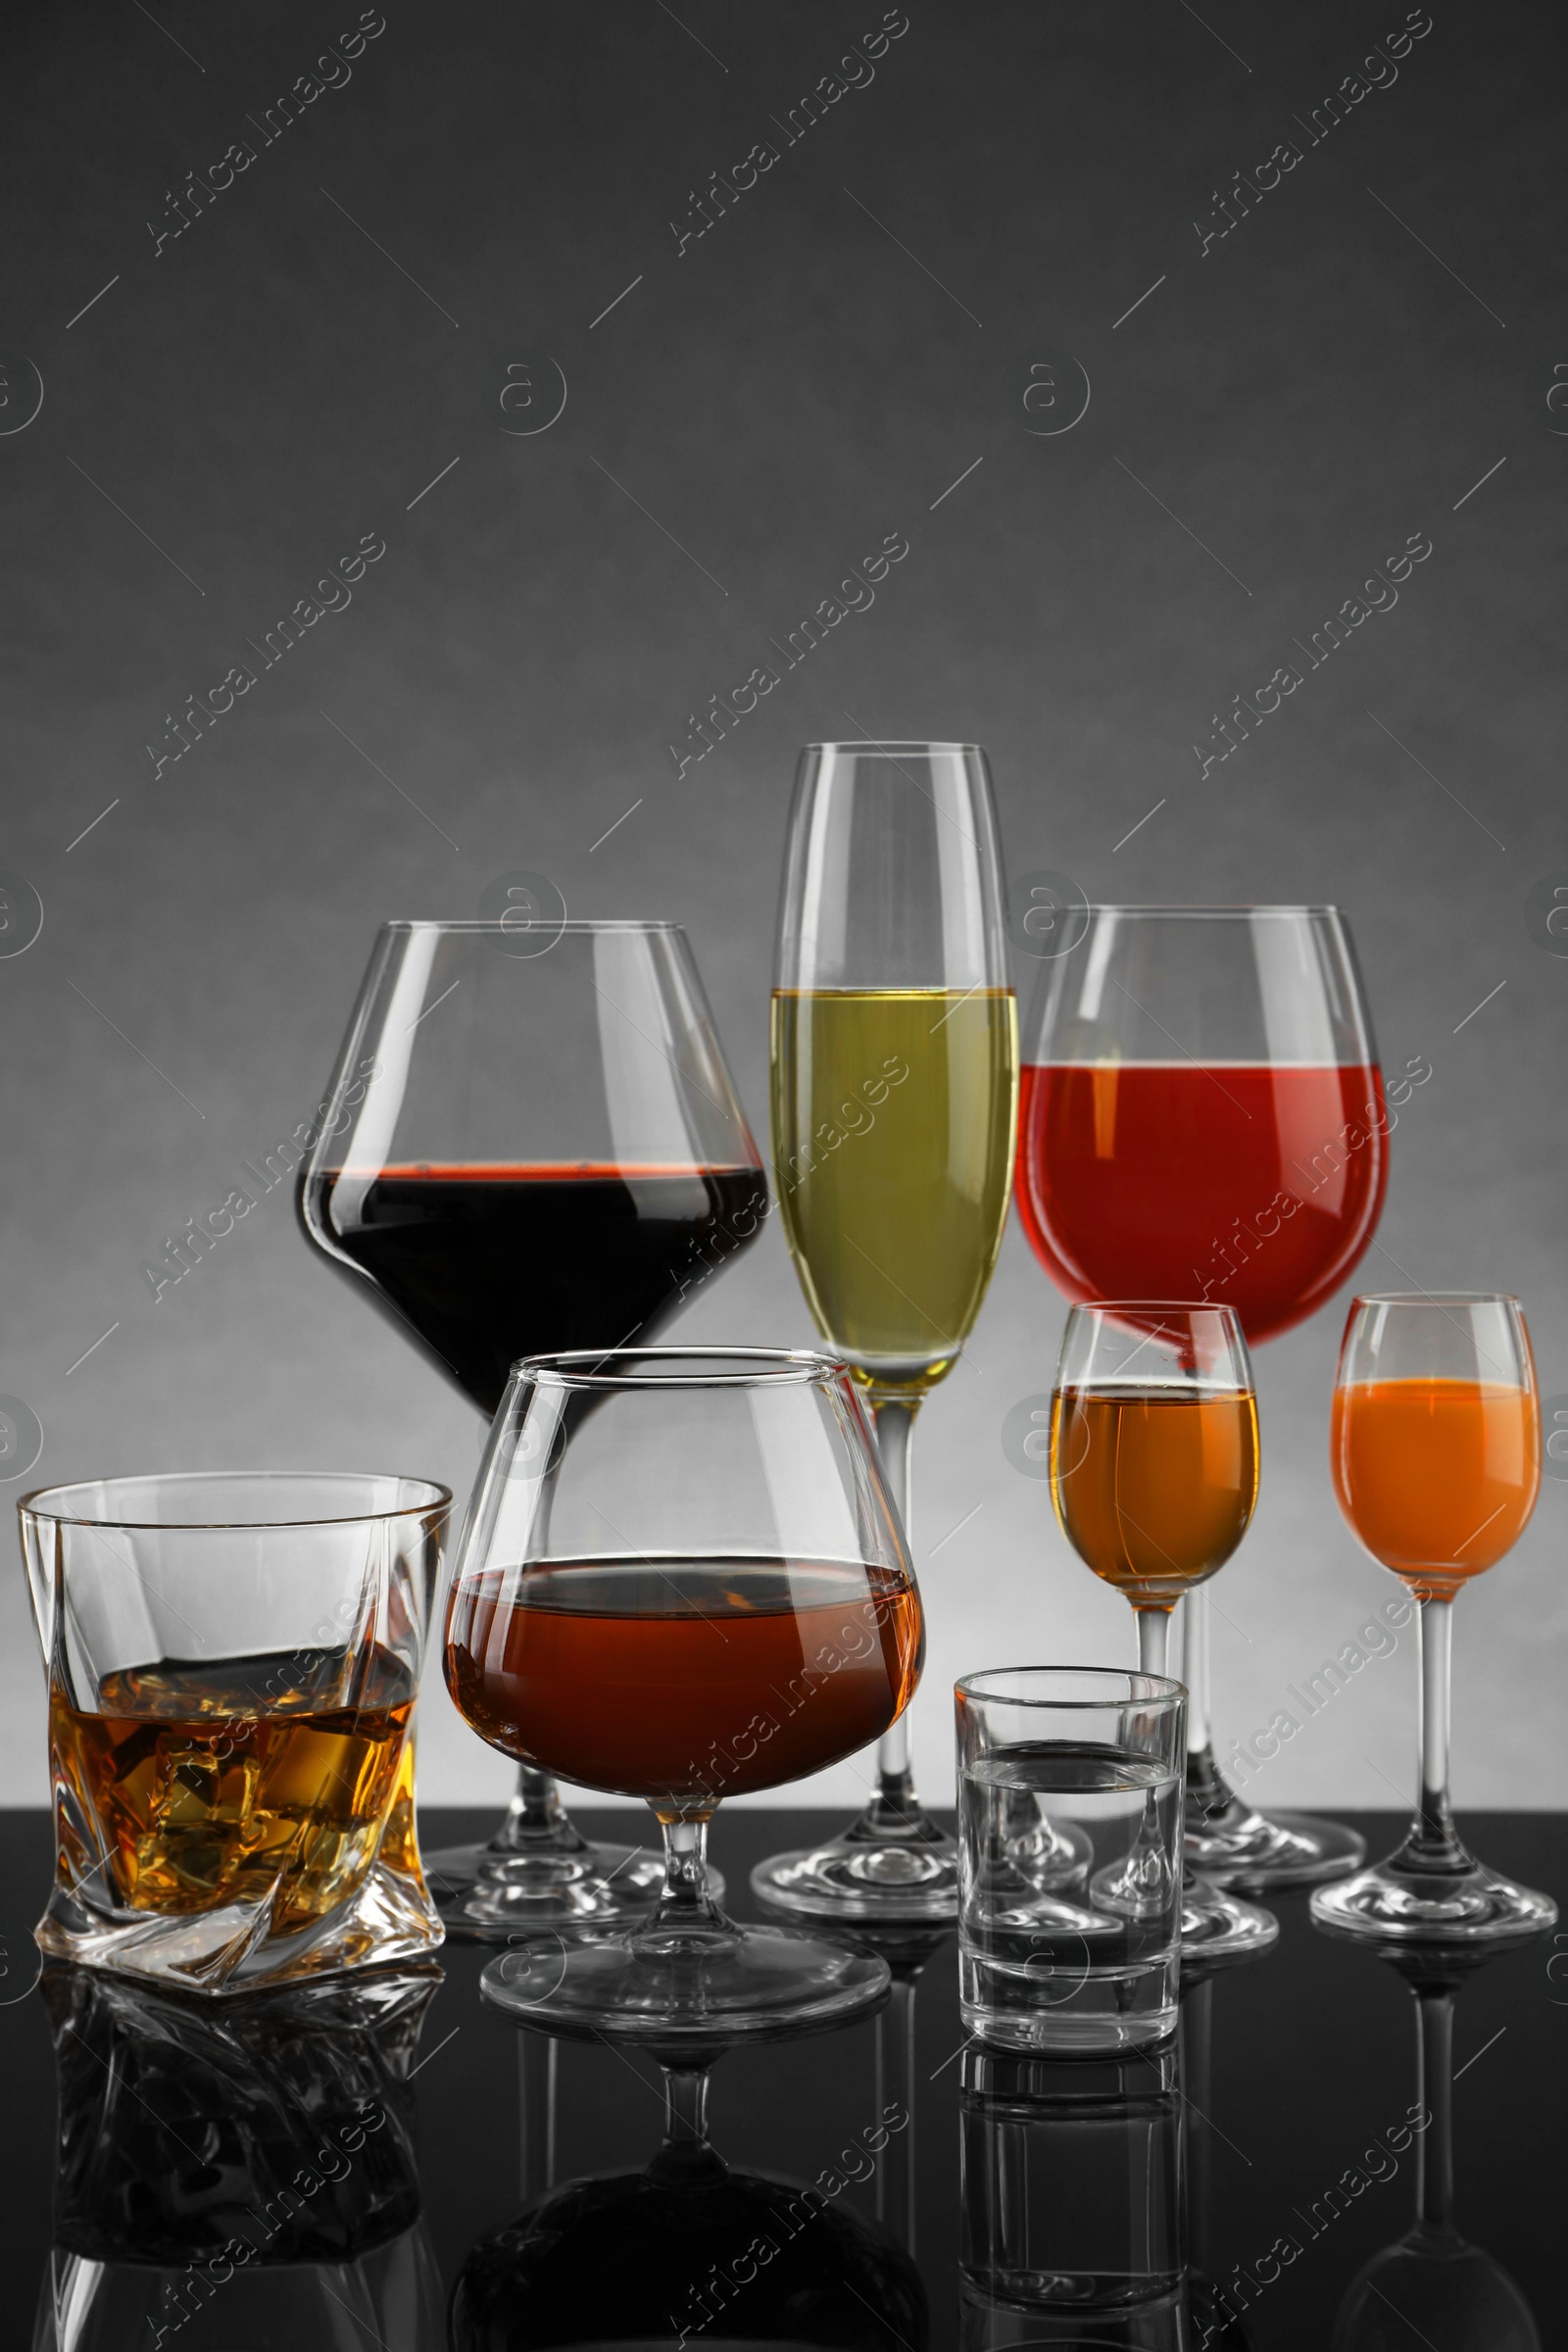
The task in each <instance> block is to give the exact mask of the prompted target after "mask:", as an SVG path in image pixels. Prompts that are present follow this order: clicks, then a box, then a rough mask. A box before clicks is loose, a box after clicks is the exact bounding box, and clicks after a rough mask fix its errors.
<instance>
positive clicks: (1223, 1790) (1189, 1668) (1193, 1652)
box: [1181, 1585, 1244, 1836]
mask: <svg viewBox="0 0 1568 2352" xmlns="http://www.w3.org/2000/svg"><path fill="white" fill-rule="evenodd" d="M1181 1611H1182V1678H1181V1679H1182V1681H1183V1682H1184V1683H1185V1684H1186V1685H1187V1821H1188V1826H1189V1828H1190V1829H1194V1830H1196V1831H1197V1832H1198V1833H1199V1835H1200V1836H1201V1834H1202V1833H1203V1831H1204V1830H1205V1829H1212V1828H1213V1826H1214V1825H1215V1823H1216V1822H1217V1821H1218V1819H1219V1817H1220V1815H1221V1814H1223V1813H1225V1812H1227V1811H1228V1810H1229V1809H1230V1808H1231V1807H1232V1806H1235V1807H1236V1810H1237V1812H1238V1813H1239V1814H1240V1813H1242V1812H1243V1810H1244V1808H1243V1806H1242V1802H1241V1799H1240V1798H1239V1797H1238V1796H1237V1794H1236V1791H1235V1790H1234V1789H1232V1788H1231V1786H1230V1784H1229V1782H1228V1781H1227V1780H1226V1779H1225V1776H1224V1774H1223V1773H1222V1772H1221V1771H1220V1768H1219V1766H1218V1765H1217V1764H1216V1763H1215V1761H1214V1747H1213V1731H1212V1728H1211V1726H1210V1721H1209V1708H1208V1594H1207V1593H1206V1592H1204V1590H1203V1588H1202V1587H1201V1585H1198V1586H1195V1587H1194V1589H1193V1590H1192V1592H1190V1593H1185V1594H1184V1595H1183V1598H1182V1603H1181Z"/></svg>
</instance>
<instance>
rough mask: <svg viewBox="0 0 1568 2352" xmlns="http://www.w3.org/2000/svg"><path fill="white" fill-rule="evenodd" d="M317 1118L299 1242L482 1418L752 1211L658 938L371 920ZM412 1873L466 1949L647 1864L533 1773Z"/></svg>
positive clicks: (690, 969)
mask: <svg viewBox="0 0 1568 2352" xmlns="http://www.w3.org/2000/svg"><path fill="white" fill-rule="evenodd" d="M328 1100H329V1107H330V1113H331V1116H330V1118H329V1120H328V1122H327V1125H326V1127H325V1129H324V1130H323V1132H322V1134H321V1135H320V1138H319V1141H318V1143H317V1145H316V1148H315V1150H314V1152H312V1154H311V1157H310V1159H309V1161H308V1162H307V1164H306V1165H305V1167H304V1168H303V1169H302V1171H301V1176H300V1190H299V1207H300V1216H301V1221H302V1223H303V1225H304V1228H305V1232H306V1236H307V1238H308V1239H309V1240H310V1241H311V1242H312V1243H313V1244H314V1245H315V1247H316V1248H317V1249H319V1250H321V1251H322V1253H323V1254H324V1255H325V1256H326V1257H327V1258H328V1259H329V1260H330V1261H331V1262H332V1263H333V1264H334V1265H336V1266H338V1267H339V1268H341V1269H342V1270H343V1272H344V1273H345V1274H347V1275H348V1276H349V1278H350V1279H351V1280H352V1281H353V1282H354V1283H355V1285H356V1287H358V1288H359V1289H361V1291H362V1293H363V1294H364V1295H365V1296H368V1298H369V1299H371V1300H372V1302H373V1303H374V1304H375V1305H377V1306H378V1307H380V1308H381V1309H382V1310H383V1311H384V1313H385V1315H386V1317H387V1319H388V1321H389V1322H391V1323H394V1324H395V1325H396V1326H397V1328H398V1329H399V1330H400V1331H401V1332H402V1333H403V1335H404V1337H405V1338H406V1339H410V1340H413V1341H414V1343H415V1344H416V1345H417V1347H418V1348H419V1350H420V1352H421V1353H422V1354H423V1355H424V1356H425V1357H426V1358H427V1359H428V1360H429V1361H430V1362H431V1363H432V1364H434V1365H436V1366H437V1367H439V1369H441V1370H442V1371H444V1372H445V1373H446V1374H447V1376H448V1377H449V1379H451V1380H453V1381H455V1382H456V1384H457V1385H458V1387H459V1388H460V1389H461V1390H462V1391H463V1393H464V1395H465V1396H466V1397H467V1398H468V1399H469V1401H470V1403H472V1404H474V1405H476V1406H477V1408H478V1410H479V1411H480V1412H481V1413H482V1414H483V1415H484V1417H485V1419H486V1420H487V1421H488V1420H489V1419H490V1418H491V1416H492V1415H493V1414H494V1412H495V1411H496V1408H497V1406H498V1405H499V1404H500V1402H501V1397H502V1394H503V1392H504V1390H505V1388H506V1385H507V1377H508V1373H509V1371H510V1368H511V1366H512V1364H513V1363H514V1362H515V1360H516V1358H517V1357H518V1356H521V1355H525V1354H529V1353H536V1352H538V1351H539V1350H541V1349H544V1348H615V1347H619V1346H624V1345H625V1344H627V1343H628V1342H630V1341H632V1340H646V1339H648V1338H650V1337H652V1336H653V1335H654V1334H655V1333H656V1332H657V1331H658V1330H659V1329H660V1328H661V1326H662V1324H664V1323H665V1322H666V1321H667V1320H668V1318H669V1316H670V1315H671V1314H672V1313H673V1312H674V1311H675V1309H676V1307H677V1306H678V1305H679V1304H680V1303H681V1301H682V1300H683V1299H685V1298H687V1297H688V1296H689V1295H690V1294H691V1293H692V1291H693V1290H694V1289H695V1288H696V1287H697V1286H698V1285H699V1284H701V1283H702V1282H704V1281H705V1280H706V1279H707V1278H708V1276H709V1275H710V1274H711V1273H713V1272H715V1271H717V1270H718V1269H719V1268H720V1267H722V1266H723V1265H724V1264H725V1263H726V1262H727V1261H728V1260H729V1259H730V1258H731V1257H733V1256H734V1255H735V1253H736V1252H737V1251H738V1250H742V1249H744V1248H745V1247H746V1245H747V1243H748V1242H749V1241H750V1240H751V1238H752V1237H753V1236H754V1235H755V1234H756V1233H757V1231H758V1229H759V1227H760V1223H761V1221H762V1219H763V1217H764V1216H765V1214H766V1210H767V1187H766V1180H765V1178H764V1177H763V1174H762V1169H761V1164H760V1156H759V1153H758V1150H757V1146H756V1144H755V1143H754V1142H753V1140H752V1136H751V1132H750V1130H749V1128H748V1126H747V1123H746V1116H745V1113H744V1112H743V1110H742V1109H741V1106H740V1102H739V1099H738V1097H737V1095H736V1093H735V1088H734V1086H733V1084H732V1082H731V1079H730V1075H729V1072H728V1069H727V1068H726V1066H725V1062H724V1055H723V1051H722V1049H721V1047H720V1045H719V1041H718V1037H717V1034H716V1032H715V1031H714V1028H713V1024H712V1020H711V1015H710V1013H709V1009H708V1005H707V1002H706V999H705V997H704V994H703V987H702V982H701V981H700V979H699V978H698V974H697V967H696V965H695V963H694V961H693V959H692V954H691V949H690V947H689V945H688V943H687V940H686V936H685V933H684V932H683V931H681V930H680V929H679V928H678V927H677V926H676V925H674V924H671V923H660V922H641V921H637V922H608V921H606V922H601V921H563V922H550V923H548V924H546V925H544V926H541V925H540V924H539V923H538V922H537V921H521V922H519V921H518V920H516V919H515V917H514V916H513V915H510V914H509V915H507V916H503V917H502V918H500V919H499V920H497V921H493V922H491V921H473V922H391V923H384V924H383V925H382V927H381V929H380V931H379V933H378V934H377V937H376V943H375V949H374V952H373V954H372V956H371V957H370V963H369V968H368V971H367V973H366V976H365V980H364V983H363V985H362V987H361V990H360V997H359V1002H358V1004H357V1005H356V1006H355V1008H354V1013H353V1016H352V1018H351V1020H350V1022H349V1027H348V1033H347V1036H346V1038H345V1040H344V1043H343V1048H342V1052H341V1054H340V1056H339V1060H338V1066H337V1070H336V1073H335V1075H334V1078H333V1082H332V1088H331V1092H330V1095H329V1099H328ZM591 1404H592V1397H591V1396H589V1395H586V1394H585V1395H584V1397H582V1398H581V1399H580V1401H579V1407H578V1409H581V1410H586V1409H588V1408H589V1407H590V1406H591ZM426 1867H427V1869H428V1871H429V1874H430V1878H431V1882H432V1889H433V1891H434V1893H435V1896H436V1901H437V1904H438V1907H439V1909H440V1911H441V1915H442V1917H443V1919H444V1920H445V1921H446V1924H447V1927H448V1929H449V1931H450V1932H452V1933H454V1934H456V1935H458V1936H468V1937H471V1938H473V1939H476V1940H484V1939H486V1938H492V1939H497V1940H500V1939H505V1938H506V1937H507V1936H511V1935H513V1934H515V1932H516V1930H517V1928H518V1926H519V1925H528V1924H532V1923H539V1924H542V1925H544V1926H561V1925H567V1924H574V1923H576V1924H580V1923H582V1922H584V1921H604V1920H613V1919H618V1918H623V1917H634V1916H642V1915H645V1914H646V1913H647V1912H648V1911H649V1910H650V1909H651V1908H652V1907H653V1905H654V1904H655V1903H656V1902H657V1901H658V1899H659V1894H660V1890H661V1888H662V1885H663V1871H662V1865H661V1864H660V1863H659V1861H658V1858H657V1856H655V1855H653V1854H651V1853H647V1852H644V1851H642V1850H641V1849H634V1848H631V1847H627V1846H621V1845H609V1844H605V1843H591V1842H590V1841H589V1840H588V1839H587V1838H584V1837H582V1835H581V1834H580V1833H579V1832H578V1831H577V1830H576V1829H574V1828H573V1826H572V1824H571V1822H570V1821H569V1820H568V1819H567V1817H566V1815H565V1814H564V1811H563V1809H562V1805H561V1800H560V1797H559V1794H558V1792H557V1789H556V1786H555V1782H554V1781H553V1780H552V1778H551V1776H550V1774H549V1772H548V1771H547V1770H544V1769H541V1768H537V1767H535V1766H533V1765H531V1764H524V1766H523V1767H522V1769H521V1771H520V1773H519V1776H518V1784H517V1790H516V1794H515V1796H514V1798H513V1801H512V1804H511V1807H510V1809H509V1811H508V1813H507V1815H506V1818H505V1819H504V1820H503V1822H502V1823H501V1825H500V1827H499V1828H498V1830H497V1831H496V1834H495V1836H494V1837H493V1838H491V1839H490V1841H489V1843H488V1845H483V1846H466V1847H458V1848H454V1849H452V1850H450V1851H447V1852H441V1853H436V1854H432V1855H430V1856H428V1857H427V1859H426Z"/></svg>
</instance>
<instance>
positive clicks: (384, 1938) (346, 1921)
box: [33, 1861, 442, 1996]
mask: <svg viewBox="0 0 1568 2352" xmlns="http://www.w3.org/2000/svg"><path fill="white" fill-rule="evenodd" d="M33 1936H34V1939H35V1941H36V1942H37V1945H38V1948H39V1950H40V1951H42V1952H46V1953H47V1954H48V1955H49V1956H50V1958H51V1959H55V1960H73V1961H75V1962H76V1963H77V1964H78V1965H79V1966H80V1967H83V1968H103V1969H110V1970H112V1971H113V1972H114V1973H115V1974H116V1975H118V1976H124V1977H134V1978H137V1979H139V1980H140V1981H141V1983H143V1984H144V1985H161V1986H162V1987H163V1988H164V1989H165V1990H166V1991H169V1992H194V1993H200V1994H204V1995H219V1996H221V1995H225V1994H229V1993H243V1992H257V1991H261V1990H263V1989H265V1988H266V1987H267V1986H268V1985H294V1984H299V1983H301V1982H303V1981H304V1980H306V1979H308V1978H313V1977H324V1976H335V1975H339V1974H341V1973H343V1972H344V1971H347V1970H349V1969H356V1968H382V1967H385V1965H386V1964H387V1962H388V1961H392V1960H402V1961H418V1960H430V1959H433V1958H434V1956H435V1954H436V1951H437V1949H438V1948H439V1946H440V1943H441V1939H442V1938H441V1922H440V1920H439V1919H438V1918H437V1917H436V1914H435V1910H434V1908H433V1906H432V1904H431V1902H430V1900H429V1897H428V1896H427V1895H426V1893H425V1890H424V1888H423V1887H421V1886H420V1885H419V1884H418V1883H417V1880H415V1879H410V1878H405V1877H404V1876H403V1875H402V1874H401V1873H400V1872H398V1871H394V1870H392V1869H390V1868H389V1867H388V1865H387V1864H386V1863H385V1862H381V1861H377V1862H374V1863H372V1864H371V1865H370V1868H369V1869H368V1871H367V1872H366V1873H365V1875H364V1877H363V1878H362V1879H361V1880H360V1882H359V1885H358V1886H357V1887H355V1888H354V1889H353V1891H352V1892H351V1893H350V1894H348V1895H346V1896H345V1897H344V1899H343V1901H342V1902H340V1903H337V1904H334V1905H333V1907H332V1909H331V1910H329V1911H327V1912H324V1913H323V1914H322V1916H321V1917H320V1918H319V1919H317V1920H313V1921H312V1922H311V1923H310V1924H309V1926H307V1927H303V1928H298V1929H296V1930H295V1931H294V1932H293V1934H292V1935H279V1934H277V1933H275V1932H274V1931H273V1929H272V1925H271V1898H270V1894H269V1895H264V1896H262V1897H261V1898H260V1899H259V1900H257V1901H255V1902H249V1903H237V1902H236V1903H222V1904H220V1905H218V1906H217V1907H215V1908H214V1909H213V1910H210V1911H185V1912H161V1911H129V1910H124V1911H122V1910H113V1911H111V1910H99V1909H96V1908H93V1907H91V1906H90V1905H89V1904H87V1903H86V1902H84V1901H82V1900H81V1899H80V1897H79V1896H77V1895H76V1894H74V1893H73V1892H72V1891H71V1889H70V1888H68V1887H54V1888H53V1889H52V1891H51V1893H50V1896H49V1901H48V1904H47V1906H46V1907H45V1910H44V1915H43V1917H42V1919H40V1920H39V1922H38V1925H37V1927H36V1928H35V1929H34V1931H33Z"/></svg>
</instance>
